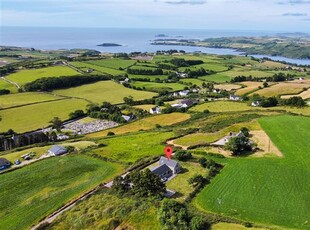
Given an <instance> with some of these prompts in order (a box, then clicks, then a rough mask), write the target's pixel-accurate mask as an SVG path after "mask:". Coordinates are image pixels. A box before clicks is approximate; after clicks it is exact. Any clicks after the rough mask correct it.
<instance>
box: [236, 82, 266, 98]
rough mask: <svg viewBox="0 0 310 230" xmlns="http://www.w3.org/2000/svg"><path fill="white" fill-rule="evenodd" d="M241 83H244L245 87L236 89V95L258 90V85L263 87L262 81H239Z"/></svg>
mask: <svg viewBox="0 0 310 230" xmlns="http://www.w3.org/2000/svg"><path fill="white" fill-rule="evenodd" d="M241 85H244V86H245V88H242V89H238V90H237V91H236V95H240V96H241V95H245V94H248V93H251V92H253V91H256V90H258V87H259V86H261V87H263V83H262V82H254V81H244V82H241Z"/></svg>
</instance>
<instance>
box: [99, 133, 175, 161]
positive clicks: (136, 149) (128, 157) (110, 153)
mask: <svg viewBox="0 0 310 230" xmlns="http://www.w3.org/2000/svg"><path fill="white" fill-rule="evenodd" d="M171 137H173V133H172V132H146V133H133V134H128V135H123V136H116V137H111V138H106V139H102V140H98V142H99V143H103V144H105V145H107V146H106V147H102V148H99V149H96V150H94V151H93V152H94V153H96V154H99V155H101V156H105V157H109V158H112V159H115V160H119V161H122V162H132V163H133V162H135V161H136V160H139V159H141V158H143V157H147V156H159V155H163V154H164V145H163V144H161V143H162V142H164V141H166V140H167V139H169V138H171Z"/></svg>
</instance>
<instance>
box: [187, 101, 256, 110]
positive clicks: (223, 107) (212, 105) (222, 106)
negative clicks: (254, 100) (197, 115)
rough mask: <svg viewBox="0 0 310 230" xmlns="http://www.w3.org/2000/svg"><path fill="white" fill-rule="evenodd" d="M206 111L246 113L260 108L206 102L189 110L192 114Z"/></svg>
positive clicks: (231, 103)
mask: <svg viewBox="0 0 310 230" xmlns="http://www.w3.org/2000/svg"><path fill="white" fill-rule="evenodd" d="M206 109H208V110H209V111H210V112H234V111H247V110H257V109H262V108H255V107H254V108H253V107H251V106H248V105H247V104H245V103H242V102H234V101H217V102H207V103H204V104H200V105H197V106H194V107H193V108H191V109H190V111H193V112H203V111H204V110H206Z"/></svg>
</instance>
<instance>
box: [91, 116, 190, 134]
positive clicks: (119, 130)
mask: <svg viewBox="0 0 310 230" xmlns="http://www.w3.org/2000/svg"><path fill="white" fill-rule="evenodd" d="M189 118H190V115H189V114H182V113H171V114H162V115H157V116H152V117H148V118H144V119H141V120H139V121H135V122H132V123H130V124H127V125H123V126H119V127H116V128H113V129H109V130H104V131H100V132H97V133H91V134H88V135H87V136H88V137H104V136H106V135H107V134H108V132H114V133H115V134H124V133H130V132H137V131H139V130H150V129H153V128H155V127H156V125H160V126H168V125H173V124H176V123H179V122H183V121H186V120H188V119H189Z"/></svg>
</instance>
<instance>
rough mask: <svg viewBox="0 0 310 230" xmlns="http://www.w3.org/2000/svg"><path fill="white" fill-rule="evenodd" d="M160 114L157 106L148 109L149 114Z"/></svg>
mask: <svg viewBox="0 0 310 230" xmlns="http://www.w3.org/2000/svg"><path fill="white" fill-rule="evenodd" d="M160 113H161V108H160V107H159V106H156V107H153V108H150V114H160Z"/></svg>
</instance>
